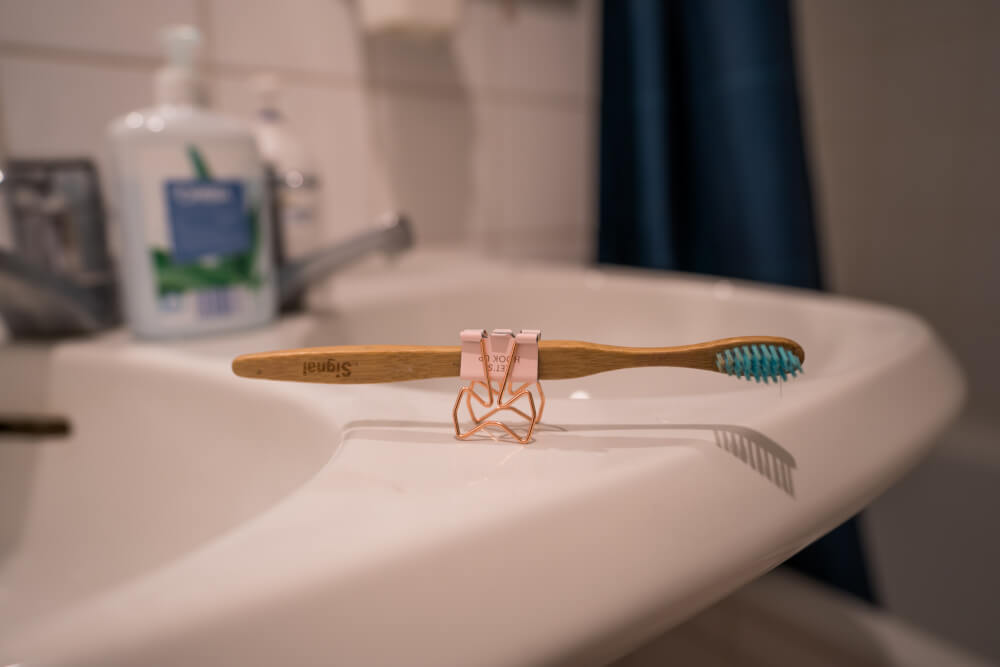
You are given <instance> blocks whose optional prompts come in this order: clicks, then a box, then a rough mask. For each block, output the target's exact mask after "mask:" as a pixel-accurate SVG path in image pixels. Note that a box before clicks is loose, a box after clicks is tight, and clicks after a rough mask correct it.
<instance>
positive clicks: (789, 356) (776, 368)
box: [715, 345, 803, 384]
mask: <svg viewBox="0 0 1000 667" xmlns="http://www.w3.org/2000/svg"><path fill="white" fill-rule="evenodd" d="M715 367H716V368H717V369H718V370H719V372H720V373H726V374H728V375H735V376H736V377H742V378H743V379H745V380H751V379H752V380H754V381H755V382H760V381H761V380H763V381H764V383H765V384H767V383H769V382H770V381H772V380H773V381H775V382H777V380H778V379H779V378H780V379H782V380H787V379H788V376H789V375H791V376H792V377H795V376H796V375H798V374H799V373H801V372H803V371H802V362H801V361H800V360H799V358H798V357H797V356H796V355H795V353H794V352H792V351H791V350H788V349H787V348H784V347H782V346H780V345H742V346H737V347H730V348H726V349H725V350H723V351H722V352H719V353H717V354H716V355H715Z"/></svg>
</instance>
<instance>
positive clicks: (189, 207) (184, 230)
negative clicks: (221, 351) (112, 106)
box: [108, 26, 277, 338]
mask: <svg viewBox="0 0 1000 667" xmlns="http://www.w3.org/2000/svg"><path fill="white" fill-rule="evenodd" d="M163 41H164V45H165V47H166V56H167V65H166V66H165V67H164V68H162V69H161V70H160V71H159V72H158V73H157V75H156V106H154V107H152V108H149V109H143V110H139V111H133V112H131V113H128V114H126V115H125V116H122V117H121V118H118V119H116V120H115V121H113V122H112V123H111V126H110V128H109V130H108V132H109V136H110V142H111V147H112V153H113V156H114V162H115V169H116V172H117V173H116V176H117V181H118V184H117V185H118V200H119V201H118V204H119V206H118V208H119V214H120V220H119V225H118V226H119V228H120V232H121V243H120V244H119V255H120V256H119V267H120V268H119V270H120V273H121V276H120V277H121V283H122V290H123V297H124V305H125V316H126V320H127V322H128V324H129V327H130V328H131V329H132V330H133V331H134V332H135V333H136V334H137V335H140V336H144V337H152V338H164V337H172V336H186V335H194V334H200V333H208V332H216V331H224V330H229V329H237V328H242V327H249V326H253V325H257V324H261V323H264V322H267V321H268V320H270V319H272V318H273V317H274V315H275V312H276V298H277V289H276V280H277V278H276V273H275V270H274V266H273V264H274V262H273V250H272V240H271V225H270V209H269V204H268V198H267V188H266V174H265V169H264V166H263V163H262V162H261V159H260V155H259V153H258V150H257V146H256V141H255V139H254V135H253V132H252V131H251V129H250V128H249V127H248V126H246V125H245V124H243V123H242V122H240V121H239V120H236V119H233V118H230V117H228V116H224V115H221V114H217V113H214V112H211V111H208V110H206V109H204V108H202V107H201V105H200V101H201V95H200V92H201V91H200V86H199V80H198V77H197V75H196V73H195V71H194V58H195V53H196V50H197V47H198V44H199V41H200V37H199V34H198V31H197V30H196V29H195V28H193V27H190V26H171V27H169V28H166V29H164V31H163Z"/></svg>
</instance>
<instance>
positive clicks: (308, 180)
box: [252, 74, 323, 261]
mask: <svg viewBox="0 0 1000 667" xmlns="http://www.w3.org/2000/svg"><path fill="white" fill-rule="evenodd" d="M252 85H253V89H254V93H255V95H256V97H257V110H256V118H255V121H254V126H253V129H254V134H255V135H256V137H257V147H258V148H259V149H260V154H261V157H262V158H263V159H264V163H265V164H266V165H267V166H268V167H269V168H270V170H271V178H272V181H271V184H272V190H271V201H272V211H273V215H274V217H275V218H276V219H277V221H278V225H277V231H278V236H279V238H278V248H279V258H280V260H281V261H291V260H296V259H300V258H301V257H303V256H304V255H307V254H309V253H311V252H314V251H315V250H316V249H317V247H319V246H320V244H321V242H322V240H323V239H322V237H321V231H322V230H321V229H320V199H321V197H320V182H319V177H318V170H317V169H316V162H315V160H314V159H313V156H312V155H311V154H310V152H309V151H308V150H307V149H306V147H305V144H303V142H301V141H300V140H299V139H298V137H296V136H295V133H294V132H293V131H292V129H291V128H290V127H289V123H288V121H287V120H286V119H285V116H284V114H282V113H281V109H280V105H279V100H278V97H279V94H278V80H277V78H276V77H275V76H273V75H271V74H259V75H257V76H256V77H254V79H253V82H252Z"/></svg>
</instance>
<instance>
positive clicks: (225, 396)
mask: <svg viewBox="0 0 1000 667" xmlns="http://www.w3.org/2000/svg"><path fill="white" fill-rule="evenodd" d="M497 285H501V286H502V289H499V290H498V289H497V288H496V286H497ZM318 305H319V306H320V309H319V310H318V311H317V312H313V313H310V314H307V315H298V316H295V317H291V318H286V319H284V320H282V321H280V322H277V323H275V324H273V325H271V326H269V327H267V328H264V329H259V330H256V331H250V332H245V333H241V334H238V335H229V336H225V337H220V338H212V339H204V340H198V341H183V342H178V343H172V344H164V343H157V344H151V343H139V342H135V341H132V340H131V339H130V338H129V337H128V336H127V335H126V334H124V333H122V332H115V333H111V334H108V335H106V336H104V337H101V338H98V339H95V340H91V341H86V342H73V343H59V344H53V345H47V346H22V345H12V346H7V347H5V348H0V365H2V367H4V368H5V369H16V371H17V372H15V373H5V375H4V377H3V378H0V401H2V405H3V406H4V409H5V410H7V409H18V410H25V411H41V410H44V411H47V412H53V413H58V414H62V415H65V416H67V417H69V419H70V420H71V422H72V426H73V431H72V434H71V435H70V436H69V437H64V438H61V439H55V438H53V439H48V440H34V441H18V440H5V441H0V482H2V484H0V507H2V508H3V509H0V664H6V663H7V662H11V663H13V662H21V663H25V664H36V663H37V664H52V663H55V664H79V665H110V664H143V665H159V664H164V665H166V664H182V663H183V664H208V663H215V664H243V665H256V664H261V665H265V664H274V663H276V662H282V663H290V664H331V663H339V664H358V663H360V662H364V663H379V664H400V663H412V662H414V658H415V656H417V657H419V660H417V662H420V663H426V664H472V663H475V664H535V663H543V662H544V663H548V662H560V661H563V662H567V663H572V664H580V663H581V662H582V663H601V662H603V661H606V660H609V659H612V658H614V657H616V656H619V655H622V654H623V653H625V652H627V651H628V650H630V649H632V648H634V647H635V646H637V645H639V644H640V643H642V642H643V641H645V640H646V639H648V638H649V637H651V636H654V635H655V634H657V633H659V632H661V631H663V630H665V629H666V628H669V627H671V626H672V625H675V624H677V623H679V622H681V621H683V620H684V619H686V618H688V617H690V616H692V615H693V614H695V613H697V612H698V611H699V610H701V609H703V608H705V607H706V606H708V605H710V604H711V603H713V602H715V601H716V600H718V599H720V598H721V597H723V596H725V595H726V594H728V593H730V592H731V591H733V590H735V589H736V588H738V587H740V586H741V585H743V584H744V583H746V582H748V581H750V580H751V579H753V578H755V577H757V576H758V575H760V574H762V573H763V572H765V571H767V570H769V569H770V568H772V567H774V566H775V565H777V564H778V563H780V562H781V561H782V560H784V559H785V558H787V557H788V556H790V555H791V554H793V553H794V552H795V551H797V550H798V549H800V548H802V547H803V546H805V545H806V544H808V543H809V542H810V541H812V540H813V539H815V538H816V537H818V536H819V535H821V534H823V533H824V532H826V531H827V530H829V529H830V528H832V527H834V526H835V525H837V524H838V523H839V522H841V521H843V520H844V519H846V518H847V517H849V516H851V515H852V514H853V513H854V512H856V511H857V510H858V509H860V508H861V507H863V506H864V505H865V504H866V503H868V502H869V501H870V500H871V499H872V498H874V497H875V496H876V495H877V494H879V493H880V492H881V491H883V490H884V489H885V488H886V487H887V486H889V485H890V484H892V483H893V482H894V481H895V480H897V479H898V478H899V477H901V476H902V475H903V474H905V472H906V471H907V470H909V468H910V467H912V466H913V465H914V464H915V463H916V462H917V461H918V460H919V459H920V458H921V457H922V456H923V455H924V454H925V453H926V452H927V450H928V448H929V446H930V444H931V443H932V441H933V438H934V436H935V434H936V433H938V431H939V430H940V429H941V428H943V427H944V426H945V425H946V423H947V422H948V421H949V420H950V419H951V418H952V417H953V416H954V415H955V413H956V411H957V409H958V407H959V405H960V403H961V400H962V395H963V383H962V379H961V376H960V374H959V372H958V371H957V368H956V366H955V365H954V363H953V361H952V360H951V358H950V356H949V355H948V354H947V352H946V351H945V350H944V349H943V347H942V346H941V344H940V342H939V341H938V340H937V339H936V338H935V336H934V334H933V333H932V332H931V331H930V330H929V329H928V327H927V326H926V325H925V324H924V323H923V322H922V321H920V320H919V319H917V318H915V317H913V316H911V315H909V314H907V313H904V312H901V311H897V310H893V309H889V308H885V307H881V306H876V305H871V304H866V303H860V302H857V301H851V300H847V299H841V298H835V297H831V296H825V295H819V294H815V293H811V292H804V291H796V290H787V289H775V288H762V287H760V286H755V285H752V284H745V283H733V282H729V281H721V280H713V279H704V278H700V279H697V278H691V277H684V276H680V275H671V274H660V273H647V272H641V271H621V270H600V271H598V270H585V269H580V268H572V267H561V268H560V267H555V268H553V267H542V266H526V265H509V264H501V263H494V262H489V261H487V260H476V261H471V260H468V259H463V258H461V256H460V255H458V254H448V253H431V252H423V253H415V254H414V255H413V256H412V257H409V258H407V259H405V260H404V261H402V262H401V263H400V264H399V265H398V266H394V267H392V268H391V269H383V270H380V271H376V270H368V271H359V272H356V273H354V274H352V275H349V276H348V275H345V276H344V277H343V278H342V279H340V280H339V281H338V283H337V284H336V286H335V288H334V289H333V290H332V293H331V294H328V295H327V298H326V300H325V301H323V302H322V303H320V304H318ZM469 327H477V328H478V327H484V328H487V329H490V328H495V327H508V328H514V329H518V328H522V327H523V328H540V329H542V332H543V336H544V337H545V338H549V339H556V338H575V339H582V340H592V341H597V342H603V343H613V344H621V345H671V344H683V343H690V342H697V341H700V340H708V339H713V338H721V337H725V336H731V335H743V334H772V335H781V336H788V337H791V338H794V339H797V340H798V341H799V342H801V343H802V344H803V346H804V347H805V349H806V355H807V359H806V363H805V370H806V373H805V375H804V376H803V377H801V378H799V379H796V380H794V381H792V382H788V383H782V384H778V385H774V384H770V385H763V384H760V385H758V384H753V383H748V382H744V381H740V380H736V379H733V378H729V377H725V376H722V375H719V374H715V373H705V372H700V371H690V370H684V369H650V368H645V369H634V370H628V371H619V372H614V373H606V374H601V375H596V376H591V377H587V378H580V379H577V380H565V381H555V382H547V383H545V385H544V388H545V392H546V397H547V398H548V404H547V406H546V410H545V419H544V421H543V423H542V424H541V425H540V426H539V427H538V429H537V430H536V440H535V442H534V443H533V444H531V445H528V446H524V447H522V446H519V445H514V444H509V443H504V442H498V441H494V440H491V439H489V438H484V439H479V440H469V441H458V440H456V439H455V438H454V437H453V434H452V425H451V420H450V410H451V406H452V402H453V400H454V396H455V393H456V392H457V390H458V387H459V385H460V381H459V380H458V379H457V378H455V379H438V380H424V381H416V382H404V383H398V384H392V385H357V386H333V385H313V384H296V383H278V382H266V381H247V380H242V379H239V378H236V377H234V376H233V375H232V374H231V372H230V370H229V362H230V360H231V358H232V357H233V356H235V355H237V354H240V353H244V352H251V351H261V350H266V349H282V348H290V347H299V346H306V345H332V344H357V343H413V344H438V345H440V344H457V335H458V331H459V330H460V329H463V328H469Z"/></svg>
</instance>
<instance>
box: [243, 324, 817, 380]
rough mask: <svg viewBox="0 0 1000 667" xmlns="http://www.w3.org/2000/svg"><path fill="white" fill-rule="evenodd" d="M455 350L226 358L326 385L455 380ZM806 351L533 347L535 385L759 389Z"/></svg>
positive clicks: (795, 365) (742, 344)
mask: <svg viewBox="0 0 1000 667" xmlns="http://www.w3.org/2000/svg"><path fill="white" fill-rule="evenodd" d="M461 356H462V355H461V349H460V348H459V346H458V345H450V346H447V345H445V346H419V345H339V346H333V347H306V348H300V349H297V350H283V351H279V352H258V353H255V354H244V355H242V356H239V357H236V359H234V360H233V372H234V373H236V374H237V375H239V376H241V377H248V378H261V379H267V380H288V381H296V382H324V383H332V384H367V383H373V382H399V381H402V380H422V379H426V378H438V377H452V376H455V377H457V376H458V375H459V369H460V367H461ZM804 360H805V352H804V351H803V350H802V346H801V345H799V344H798V343H796V342H795V341H793V340H790V339H788V338H777V337H773V336H741V337H738V338H723V339H721V340H715V341H711V342H707V343H697V344H695V345H681V346H677V347H619V346H617V345H601V344H599V343H585V342H582V341H575V340H543V341H540V342H539V343H538V379H539V380H564V379H568V378H578V377H583V376H585V375H593V374H594V373H603V372H605V371H614V370H619V369H622V368H636V367H640V366H675V367H684V368H697V369H701V370H706V371H716V372H718V373H725V374H727V375H735V376H737V377H743V378H745V379H747V380H750V379H753V380H756V381H757V382H760V381H761V380H763V381H764V382H765V383H766V382H769V381H771V380H774V381H777V380H778V378H782V379H787V377H788V376H793V377H794V376H795V375H797V374H798V373H800V372H801V371H802V362H803V361H804Z"/></svg>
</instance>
